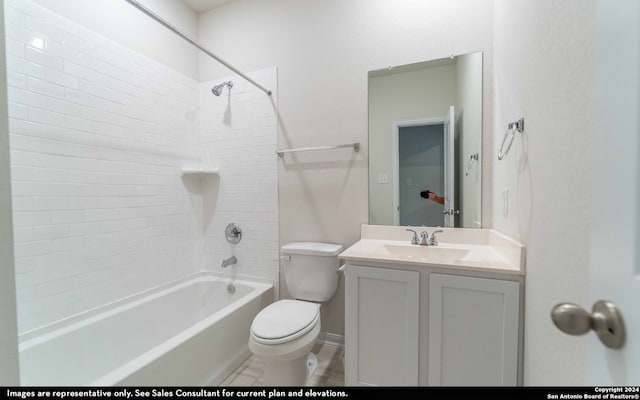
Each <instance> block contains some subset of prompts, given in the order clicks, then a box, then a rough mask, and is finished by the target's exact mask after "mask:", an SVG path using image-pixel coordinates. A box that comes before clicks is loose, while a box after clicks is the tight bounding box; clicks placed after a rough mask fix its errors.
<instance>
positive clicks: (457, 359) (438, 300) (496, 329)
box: [345, 263, 523, 386]
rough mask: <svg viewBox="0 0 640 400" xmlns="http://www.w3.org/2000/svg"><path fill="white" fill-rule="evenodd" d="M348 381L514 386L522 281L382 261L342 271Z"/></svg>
mask: <svg viewBox="0 0 640 400" xmlns="http://www.w3.org/2000/svg"><path fill="white" fill-rule="evenodd" d="M345 278H346V279H345V285H346V286H345V289H346V302H345V307H346V308H345V351H346V356H345V358H346V360H345V380H346V382H345V383H346V385H347V386H359V385H372V386H417V385H421V386H427V385H428V386H441V385H443V386H484V385H491V386H501V385H506V386H516V385H517V384H518V383H519V374H518V371H519V370H520V368H519V360H520V354H521V341H520V340H519V337H520V336H521V335H519V332H520V329H521V326H522V325H521V324H522V321H521V311H520V309H521V290H520V288H521V286H522V285H523V278H522V277H517V276H504V277H503V276H500V275H497V274H482V273H477V272H476V273H470V272H469V271H463V270H455V269H451V270H449V269H445V268H438V267H437V266H433V267H430V266H421V267H414V266H408V265H393V264H380V263H375V264H373V265H354V264H351V263H349V264H348V265H347V268H346V271H345Z"/></svg>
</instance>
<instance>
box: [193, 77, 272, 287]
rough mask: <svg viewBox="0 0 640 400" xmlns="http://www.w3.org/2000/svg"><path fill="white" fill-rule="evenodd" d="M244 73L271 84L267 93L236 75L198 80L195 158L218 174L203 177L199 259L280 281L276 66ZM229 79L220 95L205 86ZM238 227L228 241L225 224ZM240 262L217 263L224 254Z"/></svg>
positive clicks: (237, 274) (214, 267) (211, 266)
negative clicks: (198, 148)
mask: <svg viewBox="0 0 640 400" xmlns="http://www.w3.org/2000/svg"><path fill="white" fill-rule="evenodd" d="M248 75H249V76H250V77H251V78H252V79H254V80H256V81H257V82H259V83H260V84H261V85H263V86H266V87H269V88H271V89H272V90H273V95H272V97H267V96H265V95H264V92H262V91H260V90H259V89H257V88H256V87H255V86H253V85H251V84H249V83H247V82H246V81H244V80H243V79H241V78H240V77H238V76H227V77H225V78H223V79H217V80H213V81H209V82H203V83H200V85H199V93H200V110H201V111H200V130H199V136H200V139H199V143H200V144H201V149H202V150H201V153H202V155H201V159H202V160H203V166H211V167H217V168H220V176H219V177H208V178H202V179H201V188H202V190H203V201H204V205H203V207H204V214H203V215H204V236H205V238H204V241H205V246H204V251H205V255H204V266H205V268H206V269H208V270H211V271H214V272H217V273H219V274H223V275H226V276H229V277H234V278H240V279H242V278H249V279H256V278H257V279H260V280H267V281H269V282H270V283H273V284H275V285H276V287H277V285H278V260H279V244H278V161H277V157H276V156H275V151H276V142H277V140H278V127H277V109H276V98H277V93H276V87H277V75H276V69H275V68H268V69H264V70H261V71H254V72H251V73H248ZM229 80H231V81H232V82H233V88H232V89H231V90H230V91H229V90H228V89H227V88H225V89H224V91H223V92H222V94H221V95H220V97H217V96H214V95H213V94H212V93H211V88H212V87H213V86H215V85H217V84H220V83H222V82H226V81H229ZM231 222H234V223H237V224H238V225H240V228H241V229H242V240H241V241H240V243H238V244H231V243H229V242H227V240H226V239H225V236H224V231H225V227H226V226H227V224H229V223H231ZM232 255H234V256H236V258H237V259H238V263H237V264H235V265H231V266H229V267H227V268H226V269H224V270H223V269H221V262H222V259H223V258H228V257H230V256H232Z"/></svg>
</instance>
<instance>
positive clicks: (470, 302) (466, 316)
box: [429, 274, 519, 386]
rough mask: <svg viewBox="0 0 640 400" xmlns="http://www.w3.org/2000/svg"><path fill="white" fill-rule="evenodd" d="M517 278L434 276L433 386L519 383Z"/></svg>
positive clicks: (431, 316)
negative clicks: (514, 279) (505, 279)
mask: <svg viewBox="0 0 640 400" xmlns="http://www.w3.org/2000/svg"><path fill="white" fill-rule="evenodd" d="M518 303H519V284H518V282H512V281H502V280H495V279H483V278H470V277H464V276H455V275H440V274H431V275H430V276H429V386H458V385H472V386H484V385H491V386H502V385H506V386H515V385H516V384H517V379H518V374H517V370H518V314H519V311H518V310H519V304H518Z"/></svg>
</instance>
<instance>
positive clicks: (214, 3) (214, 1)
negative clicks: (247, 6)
mask: <svg viewBox="0 0 640 400" xmlns="http://www.w3.org/2000/svg"><path fill="white" fill-rule="evenodd" d="M182 1H183V2H184V3H185V4H186V5H187V6H189V7H190V8H191V9H192V10H193V11H195V12H196V13H201V12H205V11H209V10H211V9H212V8H214V7H218V6H220V5H222V4H225V3H229V2H231V1H233V0H182Z"/></svg>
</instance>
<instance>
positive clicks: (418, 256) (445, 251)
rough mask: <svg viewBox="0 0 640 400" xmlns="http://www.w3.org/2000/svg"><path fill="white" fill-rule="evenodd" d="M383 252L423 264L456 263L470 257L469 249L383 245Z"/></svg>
mask: <svg viewBox="0 0 640 400" xmlns="http://www.w3.org/2000/svg"><path fill="white" fill-rule="evenodd" d="M382 250H383V251H384V252H385V253H386V254H388V255H390V256H393V257H398V258H402V259H412V260H416V261H422V262H437V263H455V262H456V261H458V260H461V259H463V258H464V257H466V256H467V255H469V250H468V249H460V248H450V247H440V246H417V245H412V246H402V245H390V244H385V245H382Z"/></svg>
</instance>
